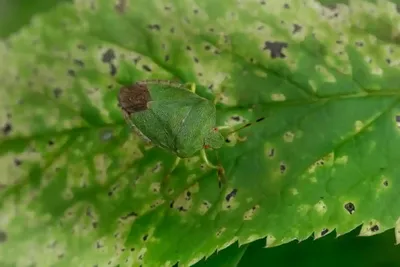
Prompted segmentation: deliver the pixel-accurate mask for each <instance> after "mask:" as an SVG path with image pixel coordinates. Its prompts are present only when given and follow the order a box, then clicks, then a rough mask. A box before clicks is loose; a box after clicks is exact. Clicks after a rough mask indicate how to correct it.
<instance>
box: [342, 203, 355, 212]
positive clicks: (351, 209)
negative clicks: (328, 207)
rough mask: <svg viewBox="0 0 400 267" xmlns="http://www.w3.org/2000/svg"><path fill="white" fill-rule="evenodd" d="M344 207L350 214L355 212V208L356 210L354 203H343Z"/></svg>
mask: <svg viewBox="0 0 400 267" xmlns="http://www.w3.org/2000/svg"><path fill="white" fill-rule="evenodd" d="M344 208H345V209H346V210H347V211H348V212H349V213H350V214H353V213H354V212H355V210H356V207H355V206H354V204H353V203H351V202H348V203H346V204H345V205H344Z"/></svg>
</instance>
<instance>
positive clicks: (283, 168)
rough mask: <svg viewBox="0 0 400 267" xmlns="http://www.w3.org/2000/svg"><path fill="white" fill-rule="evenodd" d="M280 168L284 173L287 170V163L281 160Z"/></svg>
mask: <svg viewBox="0 0 400 267" xmlns="http://www.w3.org/2000/svg"><path fill="white" fill-rule="evenodd" d="M279 170H280V171H281V173H284V172H285V171H286V165H285V163H283V162H281V164H280V165H279Z"/></svg>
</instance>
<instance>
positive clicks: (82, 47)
mask: <svg viewBox="0 0 400 267" xmlns="http://www.w3.org/2000/svg"><path fill="white" fill-rule="evenodd" d="M76 47H78V49H79V50H86V46H85V45H84V44H78V45H77V46H76Z"/></svg>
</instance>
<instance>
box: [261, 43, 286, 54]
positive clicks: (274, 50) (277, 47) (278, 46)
mask: <svg viewBox="0 0 400 267" xmlns="http://www.w3.org/2000/svg"><path fill="white" fill-rule="evenodd" d="M287 47H288V44H287V43H285V42H270V41H267V42H265V43H264V50H269V51H270V55H271V57H272V58H285V57H286V55H285V54H283V52H282V50H283V48H287Z"/></svg>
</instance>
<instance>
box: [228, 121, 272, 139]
mask: <svg viewBox="0 0 400 267" xmlns="http://www.w3.org/2000/svg"><path fill="white" fill-rule="evenodd" d="M264 119H265V117H261V118H258V119H257V120H255V121H253V122H247V123H245V124H244V125H239V128H236V129H233V130H232V131H230V132H228V133H227V134H226V137H228V136H229V135H231V134H233V133H236V132H238V131H240V130H243V129H244V128H247V127H250V126H252V125H253V124H255V123H257V122H261V121H263V120H264ZM232 128H235V127H231V129H232Z"/></svg>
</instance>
